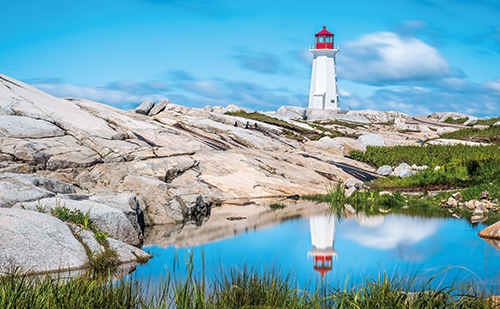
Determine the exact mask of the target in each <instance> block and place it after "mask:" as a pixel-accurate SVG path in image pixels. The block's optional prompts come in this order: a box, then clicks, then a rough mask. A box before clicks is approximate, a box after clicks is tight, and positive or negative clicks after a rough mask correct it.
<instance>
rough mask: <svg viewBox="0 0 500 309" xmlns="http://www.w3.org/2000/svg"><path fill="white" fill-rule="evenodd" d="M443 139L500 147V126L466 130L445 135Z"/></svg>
mask: <svg viewBox="0 0 500 309" xmlns="http://www.w3.org/2000/svg"><path fill="white" fill-rule="evenodd" d="M485 121H486V120H485ZM441 137H442V138H452V139H461V140H467V141H472V142H481V143H492V144H496V145H500V126H491V125H490V126H489V127H488V128H485V129H478V128H465V129H460V130H458V131H455V132H450V133H446V134H443V135H441Z"/></svg>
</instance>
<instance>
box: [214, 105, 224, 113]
mask: <svg viewBox="0 0 500 309" xmlns="http://www.w3.org/2000/svg"><path fill="white" fill-rule="evenodd" d="M212 112H214V113H217V114H225V113H226V112H227V110H226V108H225V107H222V106H214V107H212Z"/></svg>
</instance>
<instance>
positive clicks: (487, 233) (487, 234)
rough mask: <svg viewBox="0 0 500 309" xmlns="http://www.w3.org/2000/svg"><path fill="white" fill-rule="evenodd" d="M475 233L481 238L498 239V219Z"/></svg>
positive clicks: (499, 231)
mask: <svg viewBox="0 0 500 309" xmlns="http://www.w3.org/2000/svg"><path fill="white" fill-rule="evenodd" d="M477 235H479V236H481V237H483V238H492V239H500V221H499V222H497V223H494V224H492V225H490V226H488V227H487V228H485V229H483V230H481V231H480V232H479V233H477Z"/></svg>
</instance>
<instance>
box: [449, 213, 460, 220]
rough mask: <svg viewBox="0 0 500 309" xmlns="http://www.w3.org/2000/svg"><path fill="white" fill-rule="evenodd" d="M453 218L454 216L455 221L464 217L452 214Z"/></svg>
mask: <svg viewBox="0 0 500 309" xmlns="http://www.w3.org/2000/svg"><path fill="white" fill-rule="evenodd" d="M451 216H452V217H453V218H455V219H460V218H462V216H460V215H458V214H456V213H454V214H452V215H451Z"/></svg>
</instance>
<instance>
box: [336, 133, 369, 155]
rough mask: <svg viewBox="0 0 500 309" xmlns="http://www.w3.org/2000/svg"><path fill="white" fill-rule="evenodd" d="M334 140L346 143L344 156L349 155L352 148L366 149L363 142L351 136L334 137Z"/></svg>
mask: <svg viewBox="0 0 500 309" xmlns="http://www.w3.org/2000/svg"><path fill="white" fill-rule="evenodd" d="M333 140H334V141H337V142H339V143H341V144H342V145H344V156H346V157H349V155H350V154H351V151H352V150H358V151H365V150H366V146H365V145H363V143H361V142H359V141H357V140H355V139H353V138H349V137H334V138H333Z"/></svg>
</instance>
